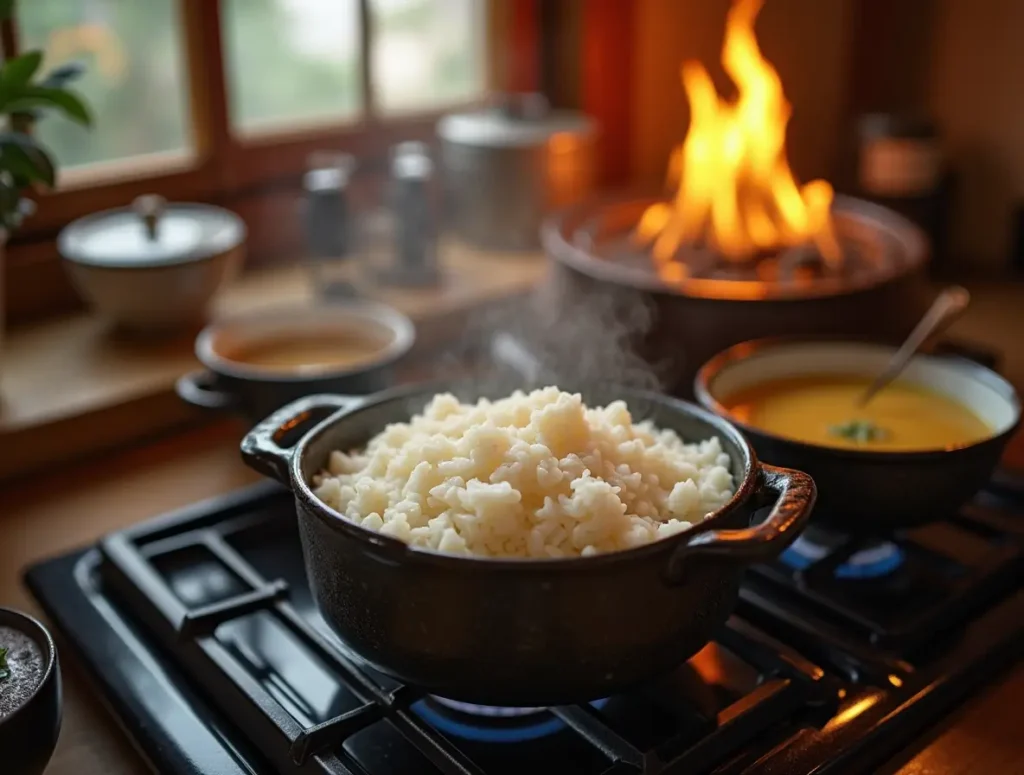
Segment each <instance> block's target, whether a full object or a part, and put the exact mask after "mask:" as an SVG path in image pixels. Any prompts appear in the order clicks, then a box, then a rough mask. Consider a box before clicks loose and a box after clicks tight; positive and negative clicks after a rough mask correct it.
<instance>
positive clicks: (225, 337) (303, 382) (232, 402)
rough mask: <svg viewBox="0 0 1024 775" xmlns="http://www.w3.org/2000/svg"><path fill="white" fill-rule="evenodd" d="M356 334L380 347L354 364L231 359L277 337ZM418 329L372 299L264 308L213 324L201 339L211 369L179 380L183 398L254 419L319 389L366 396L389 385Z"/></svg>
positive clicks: (199, 347)
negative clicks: (279, 365)
mask: <svg viewBox="0 0 1024 775" xmlns="http://www.w3.org/2000/svg"><path fill="white" fill-rule="evenodd" d="M331 334H334V335H338V334H358V335H360V336H365V337H368V338H371V339H373V340H374V341H379V342H380V349H379V351H378V352H376V353H375V354H374V356H373V357H372V358H370V359H368V360H366V361H362V362H359V363H356V364H354V365H343V366H325V367H313V368H309V367H295V368H294V369H270V368H266V367H261V366H256V365H252V364H247V363H244V362H241V361H239V360H232V358H231V355H232V353H235V352H238V351H240V350H242V349H244V348H245V347H247V346H251V345H253V344H256V343H259V342H261V341H267V340H271V339H282V338H287V337H291V336H294V337H295V338H296V339H300V338H302V337H309V336H324V335H331ZM415 337H416V334H415V328H414V327H413V324H412V322H411V321H410V320H409V319H408V318H407V317H406V316H405V315H403V314H402V313H400V312H398V311H397V310H395V309H392V308H391V307H388V306H385V305H383V304H377V303H375V302H370V301H361V300H360V301H350V302H345V303H338V304H329V305H310V306H308V307H293V308H284V309H276V310H275V309H272V310H265V311H262V312H258V313H253V314H249V315H244V316H239V317H233V318H228V319H225V320H221V321H218V322H216V323H213V324H211V325H209V326H207V327H206V328H205V329H203V331H202V332H201V333H200V334H199V336H198V337H197V338H196V357H197V358H198V359H199V361H200V363H202V364H203V365H204V366H205V367H206V369H205V370H203V371H196V372H192V373H191V374H186V375H185V376H184V377H182V378H181V379H179V380H178V384H177V391H178V395H179V396H180V397H181V398H182V399H183V400H184V401H186V402H188V403H190V404H193V405H194V406H199V407H202V408H204V409H220V410H229V411H233V412H237V413H238V414H240V415H242V416H243V417H244V418H245V419H247V420H249V421H250V422H253V423H255V422H257V421H258V420H261V419H263V418H264V417H266V416H267V415H268V414H270V413H271V412H273V411H274V410H275V409H279V408H280V407H282V406H284V405H285V404H287V403H290V402H291V401H294V400H296V399H298V398H302V397H303V396H307V395H311V394H314V393H344V394H346V395H368V394H370V393H374V392H377V391H378V390H383V389H384V388H388V387H391V386H392V385H393V384H394V382H395V373H394V366H395V364H396V362H397V361H398V360H399V359H401V358H402V356H404V355H405V354H406V353H408V351H409V350H410V348H411V347H412V345H413V341H414V340H415Z"/></svg>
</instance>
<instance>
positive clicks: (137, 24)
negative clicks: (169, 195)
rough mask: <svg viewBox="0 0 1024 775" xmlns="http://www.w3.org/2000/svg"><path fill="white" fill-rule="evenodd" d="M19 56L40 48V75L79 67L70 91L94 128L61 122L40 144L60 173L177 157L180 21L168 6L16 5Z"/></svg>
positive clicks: (133, 0)
mask: <svg viewBox="0 0 1024 775" xmlns="http://www.w3.org/2000/svg"><path fill="white" fill-rule="evenodd" d="M17 19H18V25H19V33H20V41H21V49H22V51H29V50H31V49H41V50H42V51H43V52H44V64H43V67H44V68H51V67H54V66H56V65H60V64H64V63H66V62H71V61H81V62H83V63H84V64H85V65H86V67H87V68H88V69H87V72H86V74H85V75H84V76H83V77H82V78H81V79H80V80H79V81H78V82H77V83H76V84H74V87H73V88H75V89H76V90H78V91H79V92H80V93H81V94H82V96H83V97H85V99H86V100H87V101H88V102H89V106H90V107H91V108H92V112H93V118H94V120H95V124H94V126H93V127H92V129H85V128H83V127H79V126H77V125H75V124H73V123H71V122H70V121H68V120H67V119H65V118H63V117H60V116H48V117H47V118H46V119H45V120H44V121H42V122H40V124H39V127H38V130H37V131H38V136H39V138H40V139H41V140H42V141H43V142H44V143H46V144H47V145H49V146H50V148H52V149H53V151H54V153H55V154H56V156H57V158H58V159H59V160H60V161H61V163H62V164H64V165H65V166H75V165H79V164H89V163H92V162H101V161H110V160H114V159H122V158H125V157H128V156H138V155H140V154H150V153H160V152H164V151H180V150H184V149H185V148H186V147H187V146H188V145H190V144H191V143H190V140H189V133H190V132H189V129H188V127H189V118H188V87H187V83H186V75H185V72H186V67H185V53H184V45H183V38H182V32H181V20H180V17H179V13H178V7H177V3H176V2H175V1H174V0H42V1H41V0H34V1H33V0H29V2H20V3H18V6H17Z"/></svg>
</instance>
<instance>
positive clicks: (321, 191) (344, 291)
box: [302, 154, 356, 299]
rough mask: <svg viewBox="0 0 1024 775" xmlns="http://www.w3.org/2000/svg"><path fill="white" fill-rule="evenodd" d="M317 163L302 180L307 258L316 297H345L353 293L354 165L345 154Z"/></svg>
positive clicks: (350, 158)
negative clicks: (350, 188) (350, 195)
mask: <svg viewBox="0 0 1024 775" xmlns="http://www.w3.org/2000/svg"><path fill="white" fill-rule="evenodd" d="M318 162H319V163H317V164H316V165H312V166H311V168H310V169H309V170H308V171H307V172H306V174H305V176H304V177H303V181H302V185H303V189H304V200H303V219H304V221H305V232H306V249H307V253H308V256H307V259H308V261H309V266H310V272H311V275H312V280H313V287H314V291H315V292H316V294H317V295H318V296H320V297H321V298H328V299H329V298H346V297H350V296H353V295H355V294H356V291H355V285H354V284H353V282H352V272H353V270H352V266H351V265H352V256H353V253H354V249H355V245H354V242H355V239H354V232H353V223H352V222H353V218H352V213H351V212H350V211H351V206H350V202H349V198H348V184H349V178H350V176H351V174H352V170H353V168H354V165H355V162H354V160H353V159H352V157H350V156H347V155H344V154H340V155H338V156H337V158H335V159H330V160H327V161H323V160H318Z"/></svg>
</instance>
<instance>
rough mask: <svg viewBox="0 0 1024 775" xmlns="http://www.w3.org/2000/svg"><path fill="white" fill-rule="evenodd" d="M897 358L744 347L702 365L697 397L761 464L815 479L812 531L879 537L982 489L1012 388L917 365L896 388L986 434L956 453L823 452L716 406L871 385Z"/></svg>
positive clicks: (770, 344) (830, 349)
mask: <svg viewBox="0 0 1024 775" xmlns="http://www.w3.org/2000/svg"><path fill="white" fill-rule="evenodd" d="M894 352H895V349H894V348H892V347H888V346H885V345H879V344H868V343H860V342H850V341H827V340H813V339H812V340H793V339H778V340H761V341H754V342H745V343H743V344H739V345H736V346H735V347H732V348H730V349H728V350H726V351H725V352H722V353H720V354H718V355H717V356H715V357H714V358H713V359H711V360H710V361H709V362H708V363H706V364H705V365H704V366H703V367H702V368H701V370H700V372H699V373H698V374H697V379H696V383H695V386H694V389H695V392H696V395H697V399H698V401H699V402H700V403H701V404H703V405H704V407H706V408H708V409H710V410H712V411H714V412H716V413H717V414H719V415H721V416H722V417H725V418H726V419H728V420H729V421H730V422H732V423H733V424H734V425H736V426H738V427H739V428H740V430H741V431H742V432H743V435H744V436H746V437H747V439H748V440H749V441H750V443H751V444H752V445H753V447H754V449H755V450H756V451H757V455H758V457H760V458H761V459H763V460H766V461H768V462H770V463H772V464H773V465H778V466H785V467H791V468H797V469H799V470H801V471H806V472H807V473H809V474H810V475H811V476H812V477H814V481H815V482H816V483H817V485H818V506H817V508H816V509H815V510H814V518H813V520H812V521H813V523H814V525H817V526H821V527H826V528H829V529H833V530H839V531H842V532H846V533H883V534H884V533H887V532H891V531H892V530H893V529H895V528H900V527H910V526H913V525H919V524H924V523H926V522H931V521H934V520H939V519H943V518H945V517H948V516H950V515H952V514H954V513H956V511H957V510H958V509H959V508H960V507H961V506H962V505H963V504H964V503H966V502H967V501H968V500H970V499H971V498H972V497H973V496H974V495H975V494H976V493H977V492H978V491H979V490H980V489H981V488H982V487H984V486H985V485H986V483H987V482H988V481H989V479H990V478H991V477H992V473H993V471H994V470H995V469H996V467H997V466H998V464H999V459H1000V457H1001V456H1002V453H1003V450H1004V448H1005V447H1006V443H1007V442H1008V441H1009V439H1010V437H1011V436H1012V435H1013V433H1014V431H1015V430H1016V429H1017V427H1018V425H1019V424H1020V419H1021V405H1020V401H1019V399H1018V397H1017V394H1016V392H1015V391H1014V389H1013V386H1012V385H1010V383H1009V382H1007V381H1006V380H1005V379H1003V378H1002V377H1001V376H999V375H998V374H996V373H995V372H994V371H992V370H990V369H987V368H985V367H984V366H981V365H980V364H977V363H975V362H973V361H969V360H966V359H962V358H956V357H936V356H927V355H919V356H916V357H915V358H914V359H913V360H912V361H911V363H910V365H909V366H908V367H907V370H906V372H905V373H904V375H903V379H906V380H908V381H910V382H914V383H916V384H919V385H922V386H924V387H927V388H928V389H930V390H933V391H936V392H939V393H942V394H945V395H947V396H950V397H951V398H953V399H955V400H957V401H958V402H960V403H961V404H963V405H965V406H967V407H968V408H969V409H971V410H972V411H974V412H975V413H976V414H977V415H979V416H980V417H981V418H982V419H983V420H984V421H985V422H986V423H987V424H988V425H989V427H990V428H991V429H992V434H991V435H990V436H988V437H986V438H984V439H982V440H980V441H978V442H975V443H973V444H967V445H964V446H960V447H954V448H947V449H934V450H922V451H908V452H899V451H885V450H861V449H849V448H839V447H827V446H823V445H818V444H811V443H808V442H803V441H796V440H793V439H789V438H785V437H783V436H778V435H775V434H772V433H769V432H767V431H763V430H761V429H759V428H755V427H753V426H751V425H748V424H746V423H743V422H739V421H738V420H737V419H736V418H735V417H733V416H732V415H731V414H730V413H729V411H728V410H727V409H726V408H725V406H723V403H722V401H723V400H724V399H726V398H727V397H728V396H729V395H731V394H732V393H734V392H736V391H738V390H741V389H743V388H747V387H751V386H753V385H756V384H758V383H760V382H767V381H771V380H775V379H782V378H786V377H799V376H810V375H819V374H855V375H857V376H874V375H875V374H878V373H879V372H880V371H881V370H882V368H883V367H884V366H885V364H886V363H887V361H888V360H889V358H890V357H891V356H892V354H893V353H894Z"/></svg>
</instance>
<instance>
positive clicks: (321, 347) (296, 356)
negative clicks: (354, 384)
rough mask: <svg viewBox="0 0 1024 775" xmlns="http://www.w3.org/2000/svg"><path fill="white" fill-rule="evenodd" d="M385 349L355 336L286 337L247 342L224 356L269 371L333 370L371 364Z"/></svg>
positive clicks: (366, 339) (344, 334)
mask: <svg viewBox="0 0 1024 775" xmlns="http://www.w3.org/2000/svg"><path fill="white" fill-rule="evenodd" d="M384 346H385V345H384V343H382V342H381V341H379V340H376V339H373V338H371V337H369V336H359V335H358V334H346V333H332V334H323V335H305V336H303V335H289V336H278V337H274V338H268V339H264V340H261V341H256V342H249V343H247V344H245V345H243V346H240V347H238V348H237V349H235V350H233V351H232V352H231V353H224V357H225V358H227V359H228V360H232V361H235V362H236V363H243V364H245V365H246V366H255V367H256V368H259V369H266V370H268V371H281V372H285V371H298V372H302V371H328V370H330V371H334V370H342V369H347V368H354V367H357V366H360V365H363V364H366V363H370V362H372V361H373V360H375V359H376V358H377V356H378V355H379V354H380V351H381V350H382V349H383V347H384Z"/></svg>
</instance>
